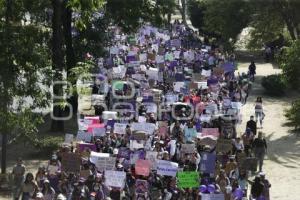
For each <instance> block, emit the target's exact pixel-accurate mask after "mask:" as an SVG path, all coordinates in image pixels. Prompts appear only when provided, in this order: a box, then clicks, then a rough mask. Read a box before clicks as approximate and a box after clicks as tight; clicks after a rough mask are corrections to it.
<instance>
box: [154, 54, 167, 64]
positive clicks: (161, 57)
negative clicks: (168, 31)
mask: <svg viewBox="0 0 300 200" xmlns="http://www.w3.org/2000/svg"><path fill="white" fill-rule="evenodd" d="M164 62H165V58H164V56H160V55H158V56H156V63H158V64H159V63H164Z"/></svg>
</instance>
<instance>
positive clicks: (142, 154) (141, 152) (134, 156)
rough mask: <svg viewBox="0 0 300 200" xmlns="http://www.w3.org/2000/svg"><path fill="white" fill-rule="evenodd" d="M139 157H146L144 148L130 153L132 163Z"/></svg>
mask: <svg viewBox="0 0 300 200" xmlns="http://www.w3.org/2000/svg"><path fill="white" fill-rule="evenodd" d="M138 159H141V160H143V159H145V152H144V150H138V151H135V152H134V153H131V154H130V164H132V165H134V164H135V163H136V161H137V160H138Z"/></svg>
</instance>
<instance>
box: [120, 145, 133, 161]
mask: <svg viewBox="0 0 300 200" xmlns="http://www.w3.org/2000/svg"><path fill="white" fill-rule="evenodd" d="M118 158H125V159H127V160H129V159H130V149H128V148H126V147H121V148H119V151H118Z"/></svg>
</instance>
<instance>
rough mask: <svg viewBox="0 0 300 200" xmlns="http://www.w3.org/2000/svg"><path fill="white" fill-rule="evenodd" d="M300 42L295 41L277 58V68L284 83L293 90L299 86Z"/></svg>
mask: <svg viewBox="0 0 300 200" xmlns="http://www.w3.org/2000/svg"><path fill="white" fill-rule="evenodd" d="M299 55H300V40H296V41H294V42H293V43H292V45H291V46H290V47H287V48H285V49H283V50H282V52H281V54H280V55H279V56H278V62H279V66H280V68H281V69H282V75H283V78H284V80H285V82H286V83H287V84H288V85H289V86H290V87H291V88H293V89H298V88H299V86H300V79H299V76H300V67H299V66H300V56H299Z"/></svg>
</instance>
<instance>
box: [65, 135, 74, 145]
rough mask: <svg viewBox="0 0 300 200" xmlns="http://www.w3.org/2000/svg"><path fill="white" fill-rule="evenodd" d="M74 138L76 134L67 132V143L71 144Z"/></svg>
mask: <svg viewBox="0 0 300 200" xmlns="http://www.w3.org/2000/svg"><path fill="white" fill-rule="evenodd" d="M73 140H74V135H73V134H69V133H66V134H65V143H68V144H71V143H72V142H73Z"/></svg>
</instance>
